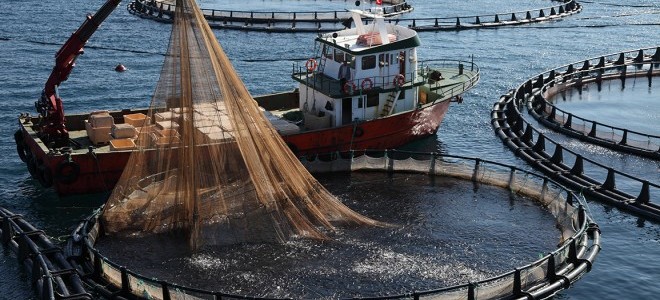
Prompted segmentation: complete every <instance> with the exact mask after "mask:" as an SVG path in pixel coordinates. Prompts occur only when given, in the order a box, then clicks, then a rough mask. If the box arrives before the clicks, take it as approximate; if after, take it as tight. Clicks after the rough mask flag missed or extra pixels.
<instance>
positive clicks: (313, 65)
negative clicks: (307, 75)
mask: <svg viewBox="0 0 660 300" xmlns="http://www.w3.org/2000/svg"><path fill="white" fill-rule="evenodd" d="M317 66H318V63H317V62H316V59H313V58H310V59H308V60H307V62H305V68H307V71H310V72H312V71H314V70H316V67H317Z"/></svg>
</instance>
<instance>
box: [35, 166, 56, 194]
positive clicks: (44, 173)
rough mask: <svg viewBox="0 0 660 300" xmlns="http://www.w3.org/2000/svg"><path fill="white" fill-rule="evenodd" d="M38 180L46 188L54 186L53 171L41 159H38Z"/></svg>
mask: <svg viewBox="0 0 660 300" xmlns="http://www.w3.org/2000/svg"><path fill="white" fill-rule="evenodd" d="M37 180H38V181H39V183H41V186H43V187H45V188H49V187H51V186H53V172H51V171H50V168H49V167H48V166H47V165H46V164H44V163H43V161H41V160H38V161H37Z"/></svg>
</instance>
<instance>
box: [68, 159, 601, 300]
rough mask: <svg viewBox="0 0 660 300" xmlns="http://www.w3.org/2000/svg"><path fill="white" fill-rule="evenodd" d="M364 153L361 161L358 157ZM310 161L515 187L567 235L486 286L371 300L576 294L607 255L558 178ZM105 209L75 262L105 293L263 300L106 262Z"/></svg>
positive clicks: (77, 241) (471, 162) (476, 165)
mask: <svg viewBox="0 0 660 300" xmlns="http://www.w3.org/2000/svg"><path fill="white" fill-rule="evenodd" d="M358 154H359V155H358ZM321 157H323V160H321V159H316V157H313V158H312V159H311V160H310V159H303V160H302V162H303V164H304V165H305V166H306V167H307V168H308V169H309V170H310V171H311V172H316V173H319V172H340V171H360V170H363V171H381V172H415V173H421V174H429V175H431V176H451V177H455V178H459V179H464V180H470V181H473V182H475V183H482V184H488V185H496V186H500V187H504V188H508V189H509V190H510V191H511V192H512V193H518V194H524V195H527V196H529V197H531V198H533V199H536V200H538V201H540V202H541V203H542V204H543V205H544V206H545V207H546V208H547V209H548V210H549V211H550V212H551V213H552V214H553V215H554V216H555V218H556V220H557V224H558V225H559V227H560V228H561V230H562V237H563V239H562V241H561V243H560V245H559V247H558V248H557V249H556V250H554V251H552V252H550V253H548V254H547V255H545V256H543V257H542V258H540V259H539V260H537V261H535V262H532V263H530V264H528V265H525V266H521V267H519V268H517V269H515V270H511V271H509V272H507V273H504V274H501V275H499V276H496V277H493V278H489V279H486V280H482V281H479V282H473V283H466V284H462V285H458V286H453V287H448V288H441V289H437V290H430V291H412V292H410V293H407V294H405V295H403V294H402V295H392V296H387V297H380V298H379V297H375V298H370V299H411V298H412V299H420V298H423V297H455V298H457V297H461V298H465V299H485V298H488V299H494V298H505V299H544V298H547V297H550V296H551V295H553V294H555V293H556V292H558V291H560V290H563V289H566V288H568V287H570V286H571V285H572V284H573V283H574V282H575V281H577V280H578V279H579V278H581V277H582V276H583V275H584V274H585V273H587V272H589V271H590V270H591V266H592V264H593V262H594V260H595V258H596V256H597V255H598V253H599V252H600V248H601V247H600V231H599V230H598V226H597V225H596V224H595V223H593V221H592V220H591V218H590V217H589V216H588V214H587V213H586V210H585V208H584V205H585V202H584V199H583V198H581V197H578V196H577V195H575V194H574V193H573V192H571V191H569V190H567V189H565V188H563V187H562V186H561V185H559V184H557V183H556V182H554V181H553V180H552V179H550V178H548V177H544V176H540V175H536V174H534V173H530V172H527V171H524V170H521V169H517V168H515V167H513V166H508V165H504V164H500V163H496V162H491V161H486V160H480V159H474V158H467V157H461V156H450V155H440V154H435V153H412V152H401V151H384V152H383V151H379V152H376V151H369V152H365V151H361V152H347V153H333V154H330V155H323V156H319V157H318V158H321ZM99 213H100V210H99V211H97V212H95V213H94V214H93V215H92V216H90V217H89V218H88V219H86V220H85V221H83V222H82V223H81V224H80V226H79V227H78V228H77V229H76V230H75V231H74V233H73V234H72V239H71V241H72V242H71V243H72V245H73V246H72V247H70V248H69V249H71V250H72V253H71V257H70V258H71V260H72V261H74V262H77V264H76V267H77V268H79V269H80V270H82V271H83V272H85V273H86V274H89V275H88V276H85V278H87V280H89V283H90V284H91V285H93V286H94V287H95V288H96V289H97V292H98V293H100V294H101V295H106V296H105V297H107V298H110V297H115V298H117V297H124V298H126V299H189V298H188V297H193V298H195V299H258V298H253V297H250V296H244V295H243V296H241V295H229V294H225V293H222V292H213V291H204V290H200V289H195V288H190V287H184V286H180V285H176V284H172V283H168V282H164V281H159V280H157V279H154V278H147V277H145V276H142V275H140V274H138V273H136V272H134V271H131V270H130V269H129V268H127V267H125V266H120V265H118V264H116V263H113V262H112V261H110V260H109V259H108V258H107V257H105V256H103V254H101V253H100V252H99V251H98V250H97V249H96V248H95V243H96V241H97V239H100V238H102V236H103V226H102V224H101V223H100V222H99V220H98V218H99Z"/></svg>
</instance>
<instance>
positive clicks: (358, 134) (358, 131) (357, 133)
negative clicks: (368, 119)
mask: <svg viewBox="0 0 660 300" xmlns="http://www.w3.org/2000/svg"><path fill="white" fill-rule="evenodd" d="M363 135H364V129H362V127H355V129H353V136H354V137H361V136H363Z"/></svg>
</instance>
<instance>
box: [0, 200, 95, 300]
mask: <svg viewBox="0 0 660 300" xmlns="http://www.w3.org/2000/svg"><path fill="white" fill-rule="evenodd" d="M0 218H2V226H0V236H2V246H3V248H4V249H6V250H7V249H9V250H11V251H12V252H14V253H15V254H16V256H17V257H18V262H19V263H20V264H21V265H23V267H24V269H25V271H26V272H27V273H28V275H29V276H30V277H31V280H32V286H33V287H34V288H35V290H36V295H37V298H38V299H78V300H82V299H90V300H91V299H96V298H94V297H92V295H91V294H89V293H88V292H87V291H86V290H85V288H84V286H83V282H82V280H81V278H80V276H79V274H78V270H76V269H75V268H73V266H72V265H71V264H70V263H69V262H68V261H67V259H66V258H65V256H64V251H63V250H62V249H61V248H59V247H57V246H55V245H54V244H53V243H52V242H51V241H50V239H48V236H47V235H46V234H45V233H44V232H43V231H41V230H38V229H36V228H35V227H34V226H32V225H30V224H29V223H28V222H27V221H25V219H23V217H22V216H21V215H16V214H14V213H12V212H10V211H8V210H6V209H4V208H2V207H0Z"/></svg>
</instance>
